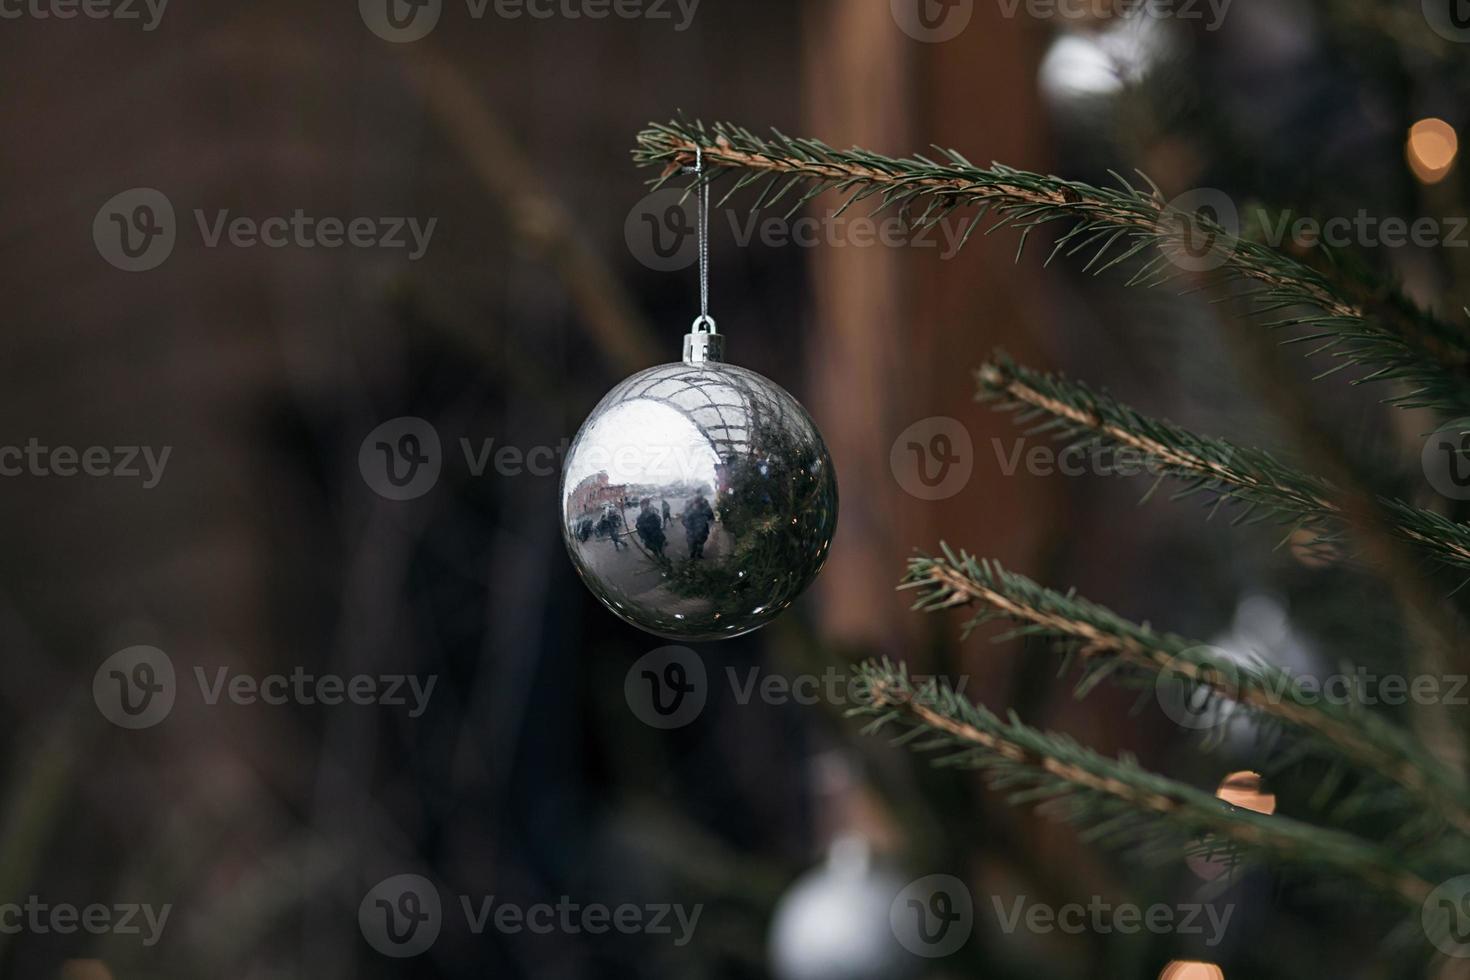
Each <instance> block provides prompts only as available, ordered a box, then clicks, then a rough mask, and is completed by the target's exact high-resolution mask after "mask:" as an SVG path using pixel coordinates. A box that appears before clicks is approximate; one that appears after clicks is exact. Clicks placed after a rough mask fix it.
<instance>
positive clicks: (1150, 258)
mask: <svg viewBox="0 0 1470 980" xmlns="http://www.w3.org/2000/svg"><path fill="white" fill-rule="evenodd" d="M697 154H702V156H703V161H704V176H703V181H704V182H706V183H714V182H716V181H718V180H719V179H720V178H721V177H723V176H725V175H726V174H730V173H738V174H739V175H740V176H739V178H738V179H737V180H736V182H735V184H734V186H733V187H732V188H731V190H730V194H733V193H735V192H736V191H738V190H740V189H741V188H743V187H747V186H751V185H753V184H757V183H763V185H764V186H763V189H762V190H761V192H760V194H759V196H758V197H757V199H756V202H755V204H754V205H753V208H755V209H759V208H762V207H774V206H776V205H777V204H780V203H781V202H782V201H783V200H787V199H789V201H790V206H789V210H788V212H787V213H788V215H790V214H795V213H796V212H797V211H798V210H800V209H801V208H802V207H803V206H804V205H805V204H807V203H808V202H809V201H811V200H812V199H814V198H816V197H817V196H818V195H820V194H822V193H825V192H826V191H836V192H838V193H841V194H844V195H846V201H845V203H844V204H843V205H842V207H841V208H839V210H838V212H837V213H838V214H841V213H842V212H843V211H845V210H846V209H847V208H848V207H850V206H852V205H853V204H856V203H859V202H862V201H866V200H869V199H872V200H874V201H875V202H876V203H877V205H878V207H877V210H880V211H881V210H883V209H885V208H889V207H895V208H899V209H900V210H901V212H902V213H903V214H904V215H905V216H909V217H910V218H911V220H912V223H913V226H914V227H916V228H924V227H929V226H932V225H936V224H938V223H939V222H941V221H944V220H945V219H947V218H948V217H950V216H951V215H953V214H954V213H955V212H956V211H958V210H960V209H961V208H968V207H973V208H975V214H974V216H973V218H972V219H971V221H970V224H969V226H968V228H967V229H966V232H965V234H964V236H963V239H962V241H961V244H963V242H964V241H968V240H969V237H970V235H971V234H972V233H973V232H974V231H975V230H976V229H977V228H978V227H979V225H980V224H981V222H982V221H984V220H985V219H986V217H987V215H990V216H993V217H994V223H993V224H992V225H991V227H990V228H989V229H987V231H986V234H989V233H990V232H993V231H996V230H997V229H1000V228H1005V227H1011V228H1016V229H1018V230H1019V231H1020V233H1021V243H1020V246H1019V248H1018V251H1017V254H1018V255H1019V254H1020V251H1021V250H1022V249H1024V248H1025V244H1026V240H1027V238H1028V237H1029V236H1030V234H1031V233H1032V232H1033V231H1035V230H1036V229H1038V228H1040V227H1041V226H1043V225H1046V224H1049V223H1052V222H1064V223H1069V225H1068V227H1067V229H1066V230H1065V231H1064V232H1063V233H1062V234H1061V235H1060V236H1059V237H1058V240H1057V241H1056V244H1055V246H1054V247H1053V249H1052V252H1051V254H1050V256H1049V257H1048V259H1047V261H1048V262H1050V261H1051V260H1052V259H1054V258H1055V257H1056V256H1057V255H1058V254H1060V253H1062V252H1064V251H1065V252H1066V253H1067V254H1069V255H1072V254H1076V253H1078V252H1082V251H1087V252H1090V253H1091V258H1090V259H1089V260H1088V262H1087V265H1086V268H1087V269H1089V270H1093V271H1095V272H1096V273H1101V272H1102V271H1104V270H1106V269H1109V268H1112V267H1113V266H1116V265H1119V264H1121V263H1124V262H1127V261H1129V260H1133V259H1139V260H1140V261H1141V265H1140V266H1139V267H1138V268H1137V270H1136V271H1135V272H1134V273H1133V275H1132V276H1131V277H1130V279H1129V284H1130V285H1138V284H1144V285H1150V286H1154V285H1160V284H1163V283H1166V282H1170V281H1172V280H1174V279H1177V278H1180V277H1181V276H1184V275H1186V273H1185V271H1184V269H1183V267H1181V266H1180V265H1178V264H1176V262H1177V260H1178V259H1179V257H1180V256H1182V255H1185V254H1188V255H1190V257H1191V258H1199V257H1201V255H1208V256H1209V257H1210V258H1211V259H1212V261H1218V262H1220V263H1222V264H1221V267H1220V269H1219V272H1220V274H1222V276H1223V278H1224V279H1227V280H1234V281H1238V282H1243V283H1245V284H1247V285H1248V286H1250V287H1251V293H1250V298H1251V300H1252V301H1253V303H1254V306H1253V313H1254V314H1256V315H1258V316H1261V317H1269V316H1276V315H1279V319H1271V320H1268V321H1267V322H1266V325H1267V326H1269V327H1271V328H1273V329H1283V328H1304V329H1305V330H1306V331H1307V333H1306V334H1305V335H1304V336H1299V337H1295V338H1293V339H1294V340H1297V341H1314V342H1315V341H1320V342H1321V343H1320V346H1318V347H1317V348H1316V349H1315V350H1314V351H1313V353H1328V354H1330V355H1331V356H1332V357H1333V358H1334V359H1336V361H1337V364H1336V365H1335V366H1334V367H1333V368H1332V369H1331V370H1329V371H1327V372H1324V375H1325V374H1331V373H1335V372H1336V371H1339V370H1343V369H1346V368H1352V367H1355V366H1360V367H1363V368H1365V369H1368V370H1369V373H1368V374H1367V375H1366V376H1365V377H1362V378H1359V379H1358V381H1360V382H1361V381H1368V380H1390V379H1392V380H1397V381H1399V382H1401V384H1402V385H1403V386H1404V388H1405V389H1406V390H1405V391H1404V393H1402V394H1399V395H1396V396H1394V397H1392V398H1391V399H1390V401H1392V402H1394V403H1395V404H1398V405H1401V406H1403V407H1405V408H1414V407H1425V408H1431V409H1435V410H1437V411H1439V412H1441V413H1442V414H1444V415H1446V416H1448V417H1454V416H1457V415H1470V340H1467V339H1466V337H1465V335H1464V334H1462V333H1461V332H1460V331H1457V330H1454V329H1452V328H1451V327H1449V326H1447V325H1445V324H1441V323H1439V322H1438V321H1436V320H1434V319H1433V318H1431V317H1428V316H1427V315H1425V314H1422V313H1420V312H1418V311H1412V315H1408V316H1405V317H1395V318H1393V319H1391V320H1380V319H1379V318H1377V317H1375V316H1373V315H1371V314H1370V313H1369V312H1367V311H1366V310H1365V309H1364V307H1363V306H1362V305H1361V304H1360V303H1358V302H1355V301H1354V300H1353V299H1352V298H1351V297H1350V296H1349V295H1348V294H1347V291H1346V290H1345V289H1344V288H1343V287H1342V286H1341V285H1340V284H1337V283H1335V282H1333V281H1332V280H1331V279H1329V278H1328V277H1326V276H1324V275H1323V274H1321V273H1319V272H1317V271H1315V270H1313V269H1312V268H1310V267H1309V266H1307V265H1305V264H1303V263H1302V262H1299V261H1297V260H1296V259H1294V258H1292V257H1290V256H1287V255H1285V254H1283V253H1281V252H1279V251H1277V250H1275V249H1273V248H1271V247H1269V246H1267V245H1265V244H1262V243H1260V242H1254V241H1249V240H1246V239H1243V238H1240V237H1237V236H1236V235H1233V234H1231V233H1230V232H1228V231H1226V230H1225V229H1223V228H1221V227H1220V226H1219V225H1217V224H1216V223H1214V222H1213V221H1211V220H1210V219H1207V218H1205V217H1203V216H1202V215H1199V214H1185V213H1184V212H1182V211H1180V210H1179V209H1177V208H1173V207H1171V206H1170V205H1169V203H1168V202H1167V201H1166V200H1165V199H1164V196H1163V194H1162V192H1161V191H1160V190H1159V189H1158V187H1156V186H1155V185H1153V184H1152V182H1148V180H1147V178H1146V177H1145V178H1144V180H1145V182H1148V185H1149V186H1148V189H1147V190H1146V191H1145V190H1139V189H1136V188H1134V187H1132V186H1131V185H1130V184H1128V183H1127V182H1126V181H1123V180H1122V178H1119V180H1120V182H1121V183H1122V185H1123V186H1122V188H1121V189H1109V188H1098V187H1093V186H1091V185H1089V184H1085V183H1081V182H1079V181H1072V180H1064V179H1062V178H1059V177H1054V176H1044V175H1041V174H1036V173H1030V172H1027V171H1023V170H1014V169H1011V168H1009V167H1005V166H1001V165H999V164H994V165H992V166H991V167H989V168H979V167H976V166H975V165H974V164H972V163H970V162H969V161H968V160H966V159H965V158H964V157H963V156H962V155H961V154H960V153H959V152H958V151H955V150H943V149H940V150H938V155H939V156H941V157H942V160H941V161H935V160H931V159H929V158H928V157H924V156H918V155H916V156H913V157H906V158H893V157H885V156H882V155H880V154H877V153H872V152H869V151H867V150H863V149H858V148H854V149H851V150H836V149H833V148H832V147H830V146H827V145H826V144H825V143H822V142H820V141H818V140H811V139H799V138H794V137H789V136H785V135H783V134H781V133H773V135H772V136H770V137H760V136H756V135H754V134H753V133H751V132H750V131H749V130H746V129H742V128H740V127H738V126H733V125H729V124H726V123H717V124H715V125H714V126H712V127H706V126H705V125H704V124H703V123H700V122H688V121H674V122H670V123H668V124H665V125H652V126H650V127H649V128H647V129H645V130H643V131H642V132H641V133H639V134H638V145H637V148H636V149H635V150H634V152H633V158H634V160H635V162H637V163H638V164H639V165H641V166H661V167H663V171H662V173H661V175H660V176H659V177H658V178H656V180H655V181H654V182H655V183H663V182H664V181H667V180H670V179H671V178H673V177H674V176H675V175H677V174H679V173H681V172H683V171H684V169H685V168H687V167H692V166H693V165H694V163H695V160H696V155H697ZM730 194H727V195H726V197H725V199H726V200H728V198H729V196H730ZM1201 242H1206V243H1208V244H1207V245H1206V246H1205V248H1204V251H1203V252H1200V251H1198V250H1197V248H1198V244H1199V243H1201Z"/></svg>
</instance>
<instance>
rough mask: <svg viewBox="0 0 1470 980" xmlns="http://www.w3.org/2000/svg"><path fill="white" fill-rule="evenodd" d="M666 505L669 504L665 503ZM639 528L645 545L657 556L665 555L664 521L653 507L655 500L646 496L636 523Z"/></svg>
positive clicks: (639, 533) (639, 534)
mask: <svg viewBox="0 0 1470 980" xmlns="http://www.w3.org/2000/svg"><path fill="white" fill-rule="evenodd" d="M664 506H665V507H667V506H668V504H665V505H664ZM634 526H635V527H636V528H637V529H638V536H639V537H640V538H642V539H643V545H644V547H646V548H647V549H648V550H649V551H651V552H653V555H654V557H655V558H662V557H663V556H664V522H663V518H662V517H661V516H660V515H659V514H658V513H657V512H656V511H654V509H653V501H652V500H650V499H648V498H646V497H645V498H644V500H643V509H642V510H641V511H639V513H638V521H637V523H636V524H635V525H634Z"/></svg>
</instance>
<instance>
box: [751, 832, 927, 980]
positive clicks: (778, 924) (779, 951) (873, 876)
mask: <svg viewBox="0 0 1470 980" xmlns="http://www.w3.org/2000/svg"><path fill="white" fill-rule="evenodd" d="M903 888H904V882H903V881H901V880H900V879H899V878H897V877H896V876H894V875H892V874H890V873H888V872H886V871H882V870H877V869H874V868H873V867H872V863H871V860H870V858H869V853H868V845H867V843H866V842H865V841H863V840H860V839H857V838H851V837H849V838H843V839H841V840H838V841H837V842H835V843H834V844H833V845H832V849H831V851H830V853H829V854H828V857H827V863H826V864H824V865H822V866H821V867H818V868H815V869H813V870H811V871H809V872H807V873H806V874H805V875H803V876H802V877H800V878H798V879H797V880H796V883H795V884H793V885H792V886H791V888H790V890H789V891H787V893H786V894H785V895H783V896H782V898H781V901H780V902H778V903H777V905H776V911H775V914H774V916H773V917H772V922H771V937H770V943H769V947H768V952H769V957H770V964H771V974H772V975H773V976H774V977H776V978H777V980H904V978H905V977H911V976H914V975H915V973H916V972H917V968H918V966H919V965H920V964H921V963H922V960H920V959H918V958H917V957H915V956H913V955H912V954H910V953H909V952H908V951H907V950H906V949H904V948H903V947H902V946H901V945H899V942H898V940H897V938H896V937H895V936H894V934H893V930H892V928H891V927H890V924H889V911H890V907H891V906H892V904H893V900H894V897H895V896H896V895H898V894H899V892H901V891H902V890H903Z"/></svg>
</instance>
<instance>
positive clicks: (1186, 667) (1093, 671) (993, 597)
mask: <svg viewBox="0 0 1470 980" xmlns="http://www.w3.org/2000/svg"><path fill="white" fill-rule="evenodd" d="M941 550H942V552H943V555H942V557H939V558H931V557H927V556H926V557H918V558H913V559H911V560H910V561H909V570H908V575H907V576H906V577H905V578H904V581H903V583H902V584H901V585H900V588H903V589H913V590H916V591H917V593H918V597H917V599H916V601H915V603H914V608H915V609H916V610H919V611H921V612H936V611H939V610H944V609H951V608H955V607H958V606H974V607H977V608H978V612H977V613H976V615H975V616H974V617H973V618H972V619H971V620H970V621H969V622H968V623H967V624H966V626H965V634H966V635H967V636H968V635H969V634H970V633H971V632H972V631H973V630H974V629H975V628H976V627H978V626H980V625H982V624H984V623H987V622H991V621H996V620H1004V621H1007V622H1011V623H1014V624H1016V627H1017V628H1016V629H1015V630H1014V631H1012V632H1010V633H1008V634H1006V636H1005V637H1002V638H1003V639H1004V638H1008V637H1014V636H1040V637H1044V638H1046V639H1047V640H1049V641H1051V642H1052V644H1053V645H1054V646H1055V647H1058V648H1059V649H1061V650H1062V651H1063V652H1065V653H1067V654H1068V655H1076V656H1078V657H1080V658H1081V660H1082V662H1083V664H1084V666H1085V667H1086V670H1087V673H1086V674H1085V676H1084V679H1083V682H1082V684H1081V685H1079V693H1085V692H1086V691H1087V690H1090V689H1091V688H1092V687H1093V686H1095V685H1096V684H1097V683H1099V682H1100V681H1101V680H1103V679H1105V678H1107V677H1109V676H1110V675H1112V674H1114V673H1116V672H1118V671H1120V670H1121V671H1124V672H1125V674H1126V673H1132V674H1133V675H1134V676H1135V677H1141V678H1144V679H1146V680H1148V681H1151V682H1154V683H1157V682H1158V679H1159V678H1160V676H1161V675H1163V677H1164V678H1165V679H1177V680H1178V681H1180V682H1183V683H1185V684H1188V685H1190V686H1192V687H1195V688H1203V689H1205V690H1207V691H1208V692H1209V693H1210V694H1211V695H1212V696H1214V697H1216V698H1221V699H1224V700H1227V701H1230V702H1234V703H1235V704H1238V705H1240V706H1242V707H1244V708H1246V709H1248V710H1251V711H1253V712H1256V713H1257V714H1258V715H1260V716H1261V717H1263V718H1265V719H1267V720H1270V721H1274V722H1279V723H1281V724H1282V725H1285V726H1288V727H1290V728H1292V729H1294V730H1296V731H1298V732H1303V733H1305V734H1306V735H1307V736H1308V737H1309V739H1310V741H1311V744H1312V745H1314V746H1316V747H1318V748H1320V749H1323V750H1325V751H1327V752H1328V753H1330V754H1333V755H1336V756H1339V757H1341V758H1342V759H1344V760H1346V761H1348V762H1350V763H1352V764H1354V765H1355V766H1357V767H1358V768H1359V769H1360V770H1362V771H1363V772H1364V773H1365V774H1366V775H1369V776H1377V777H1380V778H1382V779H1383V780H1386V781H1387V783H1388V784H1390V785H1393V786H1397V787H1398V790H1399V793H1400V796H1399V798H1397V799H1394V800H1389V799H1388V798H1385V799H1384V800H1381V801H1379V802H1391V803H1393V804H1394V805H1396V806H1397V807H1398V808H1399V809H1401V810H1403V811H1405V812H1407V813H1413V812H1419V813H1420V815H1421V816H1424V817H1425V818H1426V819H1432V820H1433V821H1434V822H1437V823H1440V824H1449V825H1451V826H1453V827H1455V828H1457V829H1458V830H1460V831H1461V832H1470V795H1467V792H1466V790H1465V789H1464V787H1463V786H1462V785H1461V783H1460V781H1459V780H1458V779H1457V778H1456V776H1455V775H1454V774H1453V773H1451V772H1449V771H1448V770H1446V769H1445V768H1444V767H1443V766H1442V765H1441V764H1440V763H1439V762H1438V761H1436V760H1435V759H1433V758H1432V757H1431V756H1430V755H1429V754H1428V753H1427V752H1426V751H1424V749H1423V747H1422V746H1420V745H1419V744H1418V742H1417V741H1416V740H1415V739H1414V738H1413V737H1412V736H1410V735H1409V734H1408V733H1406V732H1404V731H1402V730H1400V729H1399V728H1397V727H1396V726H1394V725H1393V724H1391V723H1389V722H1388V721H1387V720H1386V719H1385V718H1383V717H1382V716H1380V715H1377V714H1374V713H1371V712H1368V711H1365V710H1362V707H1361V706H1360V705H1358V704H1356V703H1355V702H1354V703H1349V704H1345V705H1343V704H1334V703H1331V702H1330V701H1328V700H1327V699H1323V698H1320V697H1318V696H1317V695H1316V693H1315V692H1314V691H1311V690H1307V689H1304V688H1303V687H1302V685H1301V684H1300V683H1299V681H1298V680H1297V678H1295V677H1293V676H1292V675H1291V674H1289V673H1288V672H1286V671H1284V670H1282V669H1281V668H1280V667H1277V666H1275V665H1274V664H1271V663H1269V662H1267V661H1265V660H1262V659H1261V658H1259V657H1256V658H1254V659H1253V660H1252V661H1250V662H1246V663H1242V662H1240V661H1239V660H1236V659H1234V658H1230V657H1227V656H1225V655H1223V654H1222V653H1221V652H1219V651H1216V650H1214V649H1212V648H1211V647H1209V646H1206V645H1204V644H1200V643H1198V642H1195V641H1192V640H1188V639H1185V638H1184V637H1181V636H1178V635H1175V634H1172V633H1165V632H1159V631H1157V630H1155V629H1153V628H1152V627H1150V626H1149V625H1148V624H1137V623H1133V622H1130V621H1129V620H1126V619H1124V618H1122V617H1121V616H1118V615H1117V614H1116V613H1114V612H1113V611H1112V610H1110V609H1107V608H1106V607H1103V606H1100V605H1097V604H1096V603H1093V602H1089V601H1088V600H1086V599H1083V598H1081V597H1079V596H1076V595H1074V594H1072V593H1066V594H1063V593H1060V592H1056V591H1053V590H1051V589H1047V588H1043V587H1042V586H1040V585H1038V584H1037V583H1036V582H1033V581H1032V580H1031V579H1029V578H1026V577H1025V576H1023V575H1018V574H1016V573H1014V572H1010V571H1007V570H1006V569H1004V568H1002V567H1001V566H1000V565H998V564H996V563H995V562H990V561H979V560H977V559H975V558H973V557H971V556H970V555H968V554H965V553H964V552H961V553H960V554H958V555H956V554H955V553H954V552H953V551H952V550H951V549H950V548H949V547H948V546H945V545H941ZM1366 802H1367V800H1366V799H1363V800H1359V801H1356V802H1354V804H1353V807H1358V806H1361V805H1363V804H1364V803H1366ZM1425 829H1426V830H1432V829H1433V828H1432V827H1428V826H1426V828H1425Z"/></svg>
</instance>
